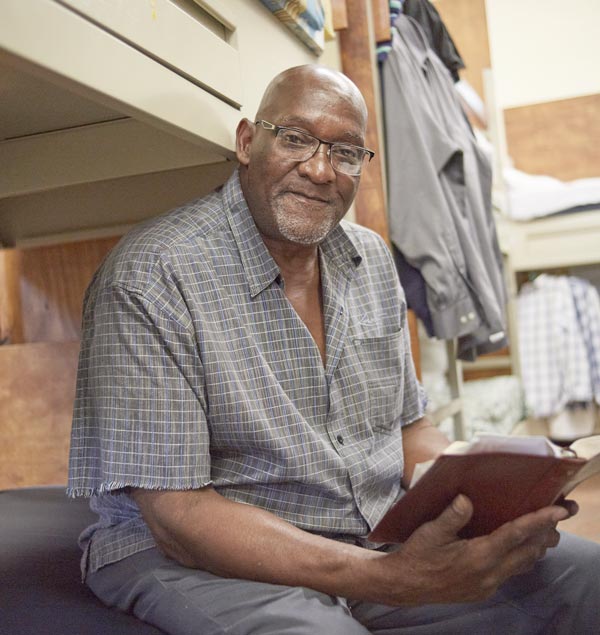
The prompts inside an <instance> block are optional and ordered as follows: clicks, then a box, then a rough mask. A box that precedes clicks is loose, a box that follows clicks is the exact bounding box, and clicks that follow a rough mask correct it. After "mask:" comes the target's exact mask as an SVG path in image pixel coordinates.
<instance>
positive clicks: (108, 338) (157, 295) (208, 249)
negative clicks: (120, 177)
mask: <svg viewBox="0 0 600 635" xmlns="http://www.w3.org/2000/svg"><path fill="white" fill-rule="evenodd" d="M366 119H367V112H366V107H365V103H364V101H363V98H362V96H361V95H360V93H359V91H358V89H357V88H356V87H355V86H354V84H352V83H351V82H350V81H349V80H348V79H347V78H346V77H344V76H343V75H341V74H339V73H336V72H333V71H331V70H327V69H325V68H320V67H317V66H303V67H297V68H292V69H289V70H287V71H285V72H284V73H282V74H280V75H279V76H277V77H276V78H275V79H274V80H273V82H272V83H271V84H270V85H269V87H268V88H267V90H266V93H265V95H264V97H263V100H262V102H261V104H260V107H259V111H258V113H257V115H256V119H255V121H254V122H251V121H248V120H243V121H241V122H240V124H239V126H238V129H237V157H238V160H239V163H240V167H239V171H238V172H236V173H235V174H234V175H233V176H232V178H231V179H230V180H229V181H228V182H227V183H226V184H225V186H224V187H223V188H222V190H220V191H219V192H216V193H213V194H211V195H209V196H208V197H205V198H204V199H200V200H199V201H196V202H194V203H192V204H190V205H188V206H185V207H183V208H180V209H178V210H175V211H174V212H171V213H170V214H168V215H166V216H164V217H161V218H159V219H155V220H153V221H150V222H149V223H147V224H146V225H144V226H142V227H141V228H139V229H137V230H135V231H134V232H133V233H132V234H130V235H129V236H128V237H127V238H126V239H125V240H124V241H122V243H121V244H120V246H118V247H117V248H116V249H115V250H114V251H113V253H112V254H111V255H110V256H109V257H108V259H107V261H106V262H105V263H104V265H103V266H102V268H101V269H100V270H99V272H98V273H97V274H96V276H95V278H94V280H93V282H92V284H91V286H90V289H89V290H88V294H87V296H86V306H85V312H84V322H83V327H84V332H83V340H82V352H81V361H80V369H79V377H78V390H77V402H76V408H75V417H74V427H73V439H72V450H71V467H70V470H71V477H70V484H69V487H70V491H71V493H72V494H75V495H90V494H91V495H93V496H92V507H93V508H94V509H96V510H97V511H98V513H99V515H100V519H99V522H98V523H97V524H96V525H94V526H93V527H91V528H89V529H88V530H87V531H86V532H84V534H83V535H82V538H81V541H82V544H83V545H84V547H85V553H84V559H83V569H84V573H85V575H86V581H87V584H88V585H89V586H90V587H91V588H92V590H93V591H94V592H95V593H96V594H97V595H98V596H99V597H100V598H101V599H102V600H103V601H104V602H106V603H107V604H110V605H114V606H117V607H120V608H121V609H123V610H127V611H131V612H133V613H134V614H136V615H137V616H138V617H140V618H141V619H143V620H146V621H148V622H151V623H153V624H154V625H156V626H158V627H159V628H161V629H163V630H164V631H166V632H168V633H174V634H191V633H197V634H202V635H207V634H212V633H236V634H237V633H239V634H242V633H257V634H258V633H260V634H266V633H277V634H281V633H297V634H306V635H314V634H315V633H331V634H334V635H358V634H366V633H369V632H371V633H380V632H381V633H383V632H385V633H388V634H389V633H415V632H419V633H436V634H437V633H466V632H480V631H482V630H484V629H487V630H489V631H492V632H506V631H509V630H511V629H512V630H514V631H515V632H522V633H534V632H540V633H542V632H543V633H547V632H553V631H552V629H553V628H554V629H558V630H557V632H565V633H567V632H569V633H574V632H580V633H583V632H589V631H585V630H582V628H583V627H584V626H585V627H587V626H589V625H597V624H598V623H599V622H598V619H599V618H598V606H599V605H600V602H598V600H599V599H600V598H599V597H598V595H599V594H598V591H597V590H596V585H595V584H594V583H593V582H592V581H590V578H591V573H588V574H587V577H586V572H587V571H589V572H591V571H593V570H594V569H593V566H592V562H593V560H594V559H595V561H596V563H598V562H599V561H600V557H599V550H598V549H597V547H596V546H595V545H592V544H589V543H586V542H584V541H577V540H576V539H572V538H566V539H563V542H564V546H563V543H561V548H560V549H556V550H552V552H549V554H548V555H546V557H544V554H545V552H546V550H547V549H548V548H550V547H554V546H556V544H557V543H558V540H559V535H558V533H557V531H556V529H555V527H556V524H557V523H558V522H559V521H560V520H562V519H564V518H566V517H567V516H568V515H569V511H567V509H566V508H565V507H559V506H553V507H548V508H545V509H542V510H540V511H538V512H536V513H534V514H530V515H527V516H524V517H522V518H519V519H518V520H516V521H514V522H513V523H509V524H507V525H505V526H503V527H501V528H500V529H499V530H498V531H496V532H494V533H493V534H492V535H490V536H485V537H482V538H477V539H474V540H460V539H458V538H457V533H458V531H459V530H460V529H461V527H463V526H464V525H465V524H466V523H467V521H468V519H469V517H470V514H471V511H472V509H471V505H470V502H469V501H468V500H467V499H466V498H465V497H462V496H461V497H458V498H457V499H456V500H455V501H454V502H453V503H452V505H451V506H449V507H448V509H446V510H445V511H444V512H443V513H442V515H441V516H440V517H439V518H438V519H436V520H435V521H433V522H431V523H428V524H427V525H424V526H423V527H421V528H420V529H419V530H417V531H416V532H415V533H414V534H413V535H412V536H411V538H410V539H409V540H408V541H407V542H406V543H404V544H403V545H401V546H400V547H399V548H397V549H391V548H385V547H380V548H379V549H377V548H375V547H376V545H372V544H369V543H368V541H367V540H366V538H365V537H366V535H367V534H368V532H369V529H370V527H372V526H373V525H374V524H375V523H376V522H377V520H378V519H379V518H380V517H381V516H382V515H383V513H384V512H385V510H386V509H387V508H388V507H389V506H390V505H391V503H392V502H393V501H394V500H395V499H396V498H397V497H398V495H399V493H400V479H401V478H402V482H403V483H404V484H406V483H407V482H408V480H409V479H410V476H411V473H412V470H413V467H414V465H415V463H417V462H419V461H422V460H425V459H429V458H431V457H432V456H435V455H436V454H438V453H439V452H440V451H441V450H442V449H443V448H444V447H446V445H447V443H448V442H447V440H446V439H445V437H443V435H441V434H440V433H439V432H438V431H437V429H436V428H434V427H433V426H431V425H429V424H428V423H427V421H426V420H425V419H424V418H423V399H422V397H421V393H420V389H419V387H418V384H417V382H416V379H415V375H414V370H413V366H412V362H411V358H410V350H409V343H408V342H409V340H408V333H407V329H406V322H405V306H404V300H403V295H402V293H401V290H400V288H399V286H398V282H397V277H396V275H395V268H394V264H393V262H392V260H391V257H390V255H389V253H388V251H387V249H386V248H385V245H384V244H383V242H382V241H381V239H379V238H378V237H377V236H375V234H373V233H372V232H370V231H368V230H366V229H363V228H360V227H357V226H355V225H351V224H348V223H345V222H342V223H341V224H340V221H341V219H342V217H343V216H344V214H345V213H346V211H347V210H348V208H349V206H350V204H351V202H352V200H353V197H354V195H355V193H356V189H357V187H358V182H359V176H360V173H361V170H362V169H363V166H364V164H365V163H366V162H367V161H368V159H369V156H370V152H369V151H368V150H366V149H365V148H363V146H364V134H365V126H366ZM572 511H573V510H572ZM550 553H552V556H550ZM586 567H587V568H586ZM528 570H532V572H531V573H529V574H525V575H523V573H524V572H525V571H528ZM513 576H517V577H513ZM575 602H582V603H583V605H584V606H585V607H586V608H585V610H581V606H580V607H579V609H578V611H575V610H574V605H575ZM465 603H468V604H465ZM577 620H579V621H577ZM560 629H562V630H560ZM578 629H579V630H578Z"/></svg>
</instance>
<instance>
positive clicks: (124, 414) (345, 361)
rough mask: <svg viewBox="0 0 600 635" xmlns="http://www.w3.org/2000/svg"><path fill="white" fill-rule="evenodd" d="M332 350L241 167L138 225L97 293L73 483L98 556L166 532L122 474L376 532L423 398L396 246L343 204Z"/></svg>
mask: <svg viewBox="0 0 600 635" xmlns="http://www.w3.org/2000/svg"><path fill="white" fill-rule="evenodd" d="M320 263H321V276H322V287H323V305H324V315H325V328H326V345H327V363H326V367H324V366H323V363H322V360H321V357H320V354H319V350H318V348H317V346H316V344H315V342H314V341H313V339H312V337H311V335H310V333H309V331H308V329H307V328H306V326H305V325H304V323H303V322H302V321H301V320H300V318H299V317H298V315H297V314H296V313H295V311H294V310H293V308H292V306H291V304H290V303H289V302H288V300H287V298H286V297H285V295H284V288H283V285H284V283H283V280H282V278H281V275H280V273H279V270H278V267H277V265H276V263H275V261H274V260H273V259H272V258H271V256H270V254H269V252H268V251H267V249H266V248H265V246H264V243H263V242H262V239H261V237H260V235H259V233H258V231H257V229H256V226H255V224H254V221H253V219H252V217H251V215H250V212H249V210H248V207H247V205H246V202H245V200H244V197H243V195H242V192H241V188H240V184H239V176H238V174H237V172H236V173H234V175H233V176H232V177H231V178H230V180H229V181H228V182H227V183H226V184H225V186H224V187H223V188H222V189H221V190H220V191H217V192H214V193H212V194H210V195H209V196H207V197H205V198H203V199H199V200H197V201H195V202H193V203H191V204H189V205H187V206H184V207H181V208H179V209H177V210H174V211H173V212H171V213H169V214H167V215H165V216H162V217H159V218H157V219H153V220H151V221H149V222H148V223H145V224H144V225H142V226H140V227H138V228H137V229H135V230H133V232H131V233H130V234H129V235H128V236H127V237H125V238H124V239H123V240H122V241H121V243H120V244H119V245H118V246H117V247H116V248H115V249H114V250H113V252H112V253H111V254H110V255H109V257H108V258H107V260H106V261H105V262H104V264H103V265H102V267H101V268H100V270H99V271H98V272H97V273H96V275H95V277H94V279H93V281H92V284H91V285H90V288H89V289H88V292H87V294H86V299H85V308H84V318H83V336H82V347H81V355H80V365H79V373H78V382H77V397H76V403H75V411H74V420H73V432H72V442H71V456H70V478H69V493H70V494H71V495H75V496H81V495H85V496H91V497H92V502H91V505H92V508H93V509H94V510H96V511H97V512H98V513H99V515H100V519H99V522H98V523H97V524H96V525H93V526H92V527H90V528H88V529H87V530H86V531H85V532H84V533H83V534H82V536H81V544H82V546H83V547H85V548H86V553H85V554H84V558H83V569H84V572H85V570H86V569H88V568H89V570H91V571H95V570H97V569H98V568H99V567H101V566H103V565H105V564H108V563H110V562H114V561H117V560H120V559H122V558H124V557H126V556H128V555H131V554H133V553H136V552H138V551H141V550H143V549H146V548H149V547H152V546H154V544H155V543H154V541H153V539H152V536H151V534H150V532H149V530H148V528H147V526H146V525H145V523H144V522H143V520H142V518H141V516H140V513H139V510H138V509H137V506H136V505H135V503H134V502H133V500H132V499H131V498H130V497H129V496H128V495H127V494H126V493H124V492H123V491H119V490H122V488H124V487H127V486H133V487H141V488H152V489H176V490H184V489H193V488H201V487H204V486H206V485H207V484H212V485H213V486H214V487H215V489H216V490H217V491H218V492H219V493H221V494H222V495H223V496H226V497H227V498H229V499H231V500H235V501H240V502H243V503H249V504H252V505H257V506H260V507H262V508H264V509H266V510H269V511H270V512H272V513H274V514H276V515H278V516H279V517H281V518H283V519H285V520H287V521H289V522H291V523H293V524H294V525H296V526H298V527H301V528H302V529H305V530H307V531H311V532H316V533H320V534H323V535H327V536H331V537H334V538H338V539H341V540H352V541H354V542H357V543H359V544H367V543H366V542H365V541H364V540H363V538H362V537H364V536H365V535H366V534H367V533H368V531H369V528H370V527H372V526H373V525H374V524H375V523H376V522H377V520H378V519H379V518H380V517H381V516H382V515H383V513H384V512H385V510H386V509H387V508H388V507H389V506H390V505H391V503H392V502H393V501H394V500H395V499H396V498H397V497H398V495H399V491H400V476H401V474H402V469H403V456H402V440H401V426H402V425H404V424H407V423H410V422H412V421H414V420H416V419H418V418H419V417H421V416H422V415H423V411H424V405H425V404H424V401H425V400H424V397H423V393H422V390H421V388H420V386H419V384H418V383H417V380H416V378H415V374H414V369H413V365H412V358H411V355H410V344H409V334H408V331H407V328H406V320H405V318H406V310H405V303H404V296H403V294H402V291H401V289H400V287H399V285H398V277H397V275H396V272H395V269H394V263H393V261H392V258H391V255H390V253H389V251H388V250H387V247H386V246H385V245H384V243H383V241H382V240H381V239H380V238H379V237H378V236H377V235H376V234H374V233H373V232H371V231H369V230H367V229H365V228H361V227H358V226H356V225H352V224H350V223H345V222H343V223H342V225H340V226H338V227H337V228H336V229H335V230H334V231H333V232H332V233H331V235H330V236H329V237H328V238H327V239H326V240H325V242H324V243H323V244H322V245H321V247H320Z"/></svg>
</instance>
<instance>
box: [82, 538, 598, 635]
mask: <svg viewBox="0 0 600 635" xmlns="http://www.w3.org/2000/svg"><path fill="white" fill-rule="evenodd" d="M599 570H600V545H598V544H596V543H593V542H589V541H585V540H582V539H580V538H576V537H574V536H571V535H569V534H564V533H563V534H562V539H561V542H560V545H559V546H558V547H557V548H555V549H551V550H549V551H548V553H547V555H546V557H545V558H544V559H543V560H541V561H540V562H538V563H537V565H536V567H535V569H534V570H533V571H531V572H530V573H527V574H524V575H520V576H516V577H514V578H512V579H511V580H509V581H508V582H507V583H506V584H504V586H503V587H502V588H501V589H500V591H499V592H498V593H497V594H496V595H495V596H494V597H493V598H491V599H490V600H488V601H486V602H480V603H475V604H447V605H441V604H435V605H425V606H422V607H415V608H391V607H388V606H382V605H377V604H371V603H367V602H349V601H348V602H347V601H346V600H344V599H342V598H337V597H331V596H328V595H325V594H324V593H319V592H317V591H313V590H311V589H305V588H295V587H287V586H280V585H274V584H266V583H261V582H250V581H247V580H236V579H225V578H219V577H217V576H214V575H212V574H210V573H207V572H205V571H198V570H195V569H188V568H186V567H182V566H180V565H178V564H177V563H175V562H174V561H172V560H169V559H167V558H165V557H164V556H162V555H161V554H160V553H159V552H158V550H156V549H149V550H147V551H143V552H141V553H138V554H136V555H134V556H130V557H129V558H125V559H124V560H121V561H120V562H117V563H115V564H111V565H108V566H106V567H104V568H102V569H100V570H99V571H97V572H96V573H94V574H90V575H88V579H87V584H88V585H89V587H90V588H91V589H92V591H94V593H95V594H96V595H97V596H98V597H99V598H100V599H101V600H102V601H103V602H105V603H106V604H108V605H110V606H115V607H118V608H120V609H121V610H123V611H126V612H130V613H133V614H134V615H136V616H137V617H139V618H140V619H142V620H144V621H146V622H149V623H151V624H153V625H155V626H157V627H158V628H160V629H162V630H164V631H165V632H166V633H170V634H171V635H221V634H224V633H227V634H228V635H246V634H252V635H320V634H325V635H368V634H369V633H371V634H380V635H383V634H385V635H397V634H398V635H399V634H404V635H408V634H410V635H441V634H444V635H446V634H448V635H449V634H456V635H459V634H460V635H464V634H467V635H471V634H473V633H486V635H493V634H496V633H497V634H498V635H500V634H502V635H505V634H506V633H510V635H532V634H535V633H539V634H540V635H551V634H564V635H567V634H568V635H588V634H589V635H593V634H596V633H600V584H599V578H598V571H599Z"/></svg>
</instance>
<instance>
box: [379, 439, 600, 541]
mask: <svg viewBox="0 0 600 635" xmlns="http://www.w3.org/2000/svg"><path fill="white" fill-rule="evenodd" d="M500 438H502V439H503V442H502V443H500V442H499V443H498V444H497V447H498V448H499V449H498V450H494V449H493V447H494V443H493V442H492V443H491V444H490V442H489V438H488V443H487V444H486V446H485V447H486V449H485V450H483V451H479V450H478V449H477V447H478V446H477V445H474V446H473V448H472V449H469V448H467V449H464V448H463V449H462V450H461V453H457V454H454V453H449V454H446V453H444V454H442V455H441V456H439V457H438V458H437V459H436V460H435V461H434V462H433V464H432V465H431V467H430V468H429V469H428V470H427V471H426V472H425V473H424V475H423V476H422V477H421V478H420V479H419V480H418V481H417V483H416V484H415V485H414V486H413V487H411V488H410V489H408V490H407V491H406V492H405V493H404V495H403V496H402V497H401V498H400V499H399V500H398V501H397V502H396V503H395V504H394V505H392V507H391V508H390V509H389V510H388V511H387V512H386V514H385V515H384V517H383V518H382V519H381V521H380V522H379V523H378V524H377V526H376V527H375V528H374V530H373V531H372V532H371V533H370V534H369V540H371V541H373V542H404V541H405V540H406V539H407V538H408V537H409V536H410V535H411V534H412V532H413V531H415V529H417V528H418V527H420V526H421V525H422V524H423V523H426V522H428V521H430V520H433V519H435V518H436V517H437V516H439V515H440V514H441V513H442V511H443V510H444V509H445V508H446V507H447V506H448V505H449V504H450V503H451V502H452V500H453V499H454V498H455V497H456V496H457V495H458V494H465V495H466V496H468V497H469V498H470V499H471V502H472V503H473V507H474V512H473V517H472V519H471V521H470V522H469V523H468V525H467V526H466V527H465V528H464V529H463V530H462V531H461V533H460V536H461V537H463V538H473V537H475V536H481V535H484V534H488V533H490V532H492V531H494V530H495V529H497V528H498V527H500V525H502V524H504V523H505V522H507V521H509V520H513V519H515V518H517V517H518V516H521V515H523V514H527V513H529V512H532V511H535V510H537V509H540V508H541V507H544V506H546V505H551V504H552V503H554V502H555V501H557V500H558V499H559V498H561V497H562V496H566V495H567V494H568V493H569V492H570V491H571V490H572V489H573V488H574V487H575V486H576V485H577V484H579V483H580V482H582V481H583V480H585V479H587V478H589V477H590V476H592V475H594V474H596V473H600V436H596V437H590V438H589V439H585V440H584V439H582V440H581V441H586V443H585V444H581V442H577V443H579V444H580V447H581V451H580V452H579V454H580V455H582V456H577V455H576V449H575V448H576V444H573V446H571V448H573V449H569V450H566V451H565V450H561V449H559V448H552V449H550V448H551V444H549V443H548V442H547V440H545V439H543V438H539V439H542V440H543V442H544V443H545V444H547V446H548V448H549V450H548V451H549V452H550V454H548V455H540V454H536V453H527V452H522V451H516V450H515V449H512V450H511V449H510V437H506V438H505V437H500ZM506 439H509V445H508V446H507V445H506V443H505V441H506ZM520 442H521V443H522V442H523V441H522V439H521V440H520ZM507 447H508V448H509V451H506V448H507ZM517 447H519V446H517ZM520 447H521V448H522V447H525V449H527V446H526V445H521V446H520ZM540 447H541V445H540V444H539V443H538V445H537V448H536V449H538V450H539V448H540ZM559 453H560V454H561V455H560V456H559V455H558V454H559ZM583 456H585V457H586V458H583Z"/></svg>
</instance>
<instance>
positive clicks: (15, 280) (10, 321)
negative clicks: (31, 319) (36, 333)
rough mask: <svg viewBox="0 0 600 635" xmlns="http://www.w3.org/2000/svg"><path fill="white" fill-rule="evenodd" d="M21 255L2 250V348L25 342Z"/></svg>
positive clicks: (0, 310)
mask: <svg viewBox="0 0 600 635" xmlns="http://www.w3.org/2000/svg"><path fill="white" fill-rule="evenodd" d="M20 272H21V253H20V252H19V251H18V250H17V249H0V346H5V345H6V344H19V343H20V342H22V341H23V323H22V319H21V296H20V293H19V276H20Z"/></svg>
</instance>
